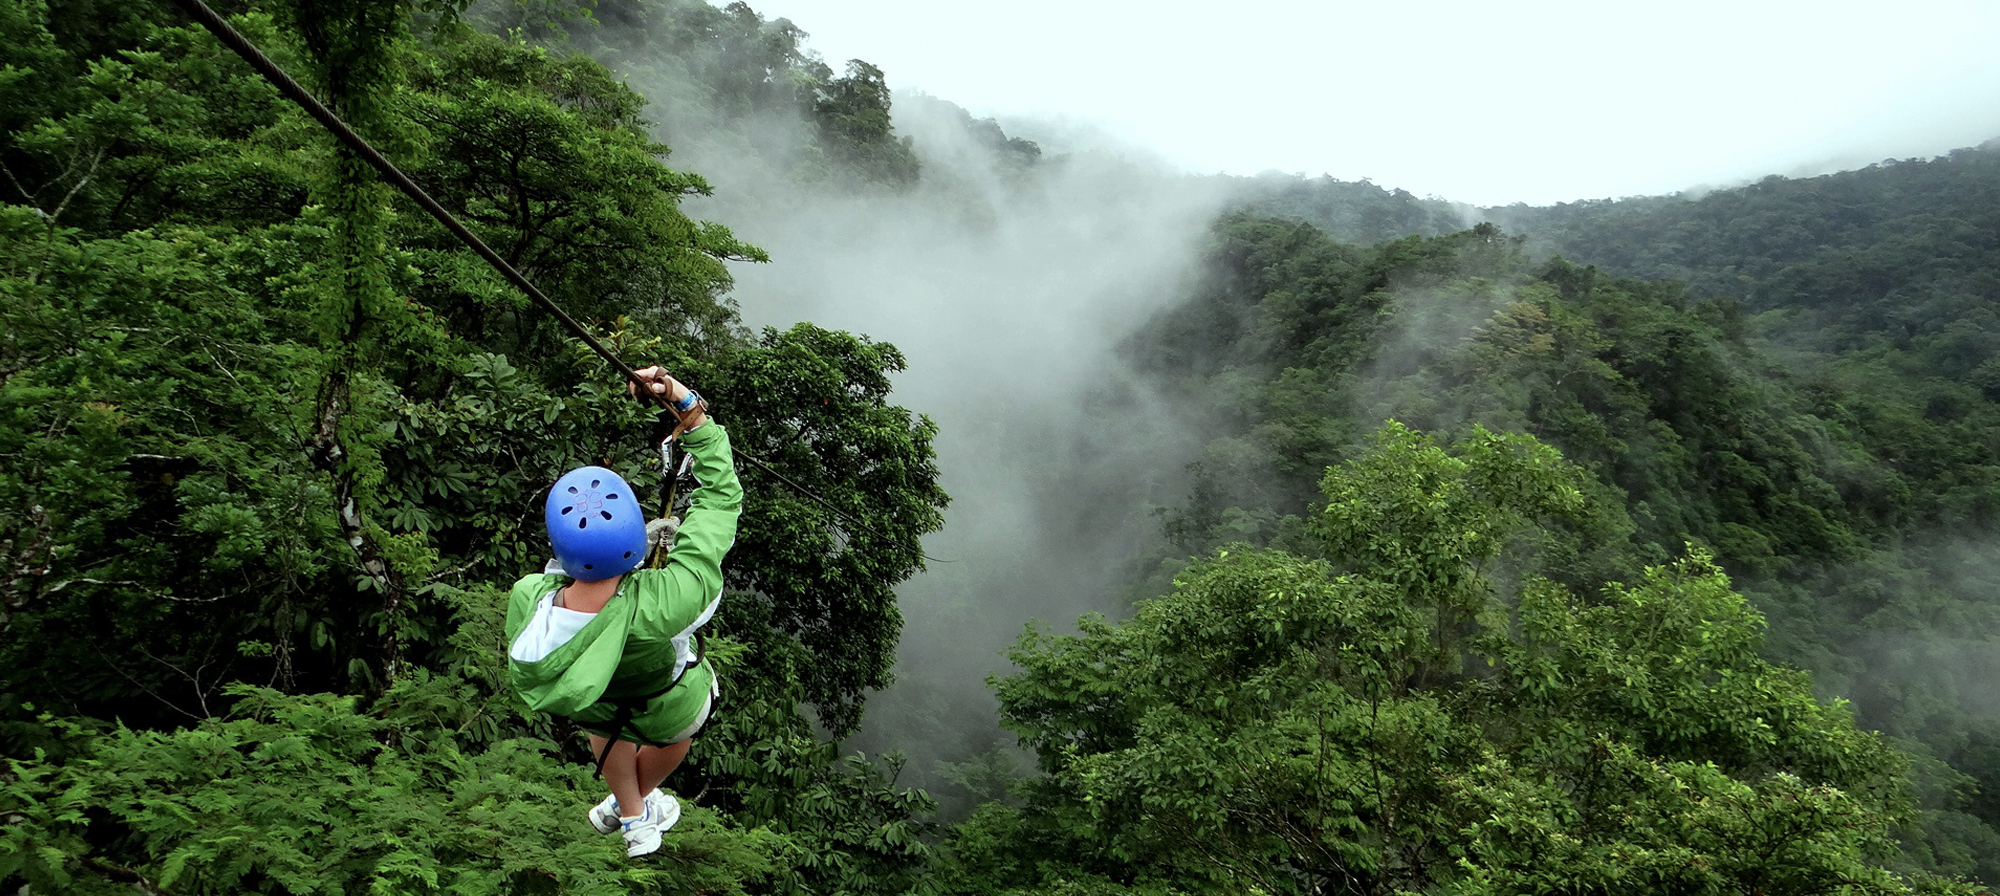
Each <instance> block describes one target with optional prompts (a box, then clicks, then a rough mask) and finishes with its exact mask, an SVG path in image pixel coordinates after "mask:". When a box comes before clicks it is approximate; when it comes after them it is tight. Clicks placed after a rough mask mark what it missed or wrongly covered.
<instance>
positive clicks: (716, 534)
mask: <svg viewBox="0 0 2000 896" xmlns="http://www.w3.org/2000/svg"><path fill="white" fill-rule="evenodd" d="M681 447H683V448H685V449H686V450H687V453H688V456H689V457H692V458H694V476H695V479H696V480H697V481H699V482H700V483H701V485H700V487H699V488H696V489H695V492H694V495H693V496H692V497H691V498H690V500H689V506H688V513H687V519H685V520H682V521H681V528H680V531H679V532H678V533H676V534H675V536H674V549H673V551H671V552H669V553H668V554H667V564H666V565H667V569H668V570H669V571H671V572H672V573H673V575H674V578H675V579H676V580H677V582H676V584H677V585H679V586H681V589H680V590H681V593H683V594H694V595H700V600H701V601H702V602H703V603H706V602H707V601H708V600H710V599H711V598H713V597H715V595H716V594H718V593H720V592H721V591H722V557H723V555H725V554H727V553H729V548H730V546H731V545H734V544H735V543H736V520H737V518H738V517H740V516H742V515H743V484H742V483H741V482H739V481H738V480H737V478H736V455H735V453H734V452H732V451H731V450H730V447H729V431H728V430H726V429H723V428H722V424H720V423H717V422H715V421H713V420H710V421H709V422H708V424H707V425H705V426H702V427H700V428H698V429H696V430H694V431H693V432H689V433H685V434H683V435H682V436H681ZM689 586H693V587H689Z"/></svg>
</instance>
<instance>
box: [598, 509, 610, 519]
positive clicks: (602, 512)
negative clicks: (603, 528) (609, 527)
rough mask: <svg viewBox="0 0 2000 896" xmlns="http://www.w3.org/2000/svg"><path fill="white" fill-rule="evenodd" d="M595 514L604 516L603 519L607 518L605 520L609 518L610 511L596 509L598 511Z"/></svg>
mask: <svg viewBox="0 0 2000 896" xmlns="http://www.w3.org/2000/svg"><path fill="white" fill-rule="evenodd" d="M597 515H598V516H601V517H604V518H605V519H607V520H608V519H611V511H609V510H600V511H598V512H597Z"/></svg>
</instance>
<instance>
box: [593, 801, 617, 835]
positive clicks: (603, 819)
mask: <svg viewBox="0 0 2000 896" xmlns="http://www.w3.org/2000/svg"><path fill="white" fill-rule="evenodd" d="M590 826H591V827H593V828H596V829H597V832H598V833H600V834H616V833H618V798H617V797H615V796H607V797H605V798H604V802H601V803H598V804H597V805H595V806H592V807H590Z"/></svg>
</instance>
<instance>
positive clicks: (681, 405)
mask: <svg viewBox="0 0 2000 896" xmlns="http://www.w3.org/2000/svg"><path fill="white" fill-rule="evenodd" d="M700 401H701V396H700V395H697V394H695V391H694V390H693V389H689V390H688V394H687V397H685V398H682V399H681V400H679V401H676V402H674V413H677V414H685V413H687V412H689V411H692V410H694V406H695V405H696V404H698V403H700Z"/></svg>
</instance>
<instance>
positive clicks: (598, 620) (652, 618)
mask: <svg viewBox="0 0 2000 896" xmlns="http://www.w3.org/2000/svg"><path fill="white" fill-rule="evenodd" d="M681 445H682V447H683V448H685V449H686V450H687V453H688V455H689V456H690V457H692V458H693V459H694V469H693V472H694V475H695V478H696V480H697V481H699V482H700V483H701V485H700V487H699V488H697V489H696V490H695V492H694V494H693V495H692V497H691V501H690V506H689V508H688V513H687V519H685V520H683V521H682V523H681V527H680V532H679V533H678V535H677V536H676V537H675V539H674V549H673V550H672V551H671V552H669V553H668V554H667V559H666V563H665V564H664V565H662V566H661V567H659V568H658V569H636V570H633V571H632V572H629V573H627V574H626V575H625V577H624V579H623V581H621V582H619V584H618V593H617V594H616V595H614V596H613V597H612V598H611V600H610V601H608V602H606V603H605V605H604V608H603V609H602V610H600V611H598V613H597V615H596V617H595V618H593V619H591V620H590V622H589V623H588V624H586V625H585V626H584V627H583V629H582V630H581V631H579V632H577V633H576V634H575V635H574V636H572V637H571V638H570V639H569V640H568V641H565V642H563V643H562V644H561V645H560V646H557V647H556V648H554V649H553V650H551V651H550V652H549V653H548V654H547V655H545V656H543V657H542V658H541V659H539V660H535V661H533V662H522V661H520V660H517V659H515V658H514V657H512V656H511V655H510V656H509V658H508V663H507V667H508V675H509V678H511V679H512V681H513V684H514V688H515V690H517V691H519V692H520V693H521V696H522V698H523V699H525V700H527V702H528V706H529V707H530V708H532V709H534V710H536V711H538V712H549V713H555V714H557V715H563V716H568V717H569V718H572V719H575V720H576V721H577V723H578V724H580V725H582V726H583V727H584V729H585V730H588V731H592V732H594V733H597V734H602V735H606V736H612V737H622V738H624V739H626V740H631V739H633V735H634V734H635V733H636V735H637V736H638V737H639V738H641V739H643V740H645V741H648V742H651V743H656V744H661V743H665V742H666V739H667V738H669V737H672V736H673V735H675V734H677V733H679V732H681V731H683V730H686V729H687V728H688V726H690V725H693V724H694V722H695V720H696V718H697V717H698V716H699V715H700V713H701V708H702V704H703V702H704V701H705V700H706V699H707V697H708V695H709V690H710V688H711V687H713V682H714V680H715V671H714V670H713V669H711V668H710V667H709V664H708V663H707V662H706V661H702V662H699V663H697V662H695V651H694V643H693V640H694V633H695V630H696V629H699V628H700V627H701V626H703V625H704V624H706V623H707V622H708V620H709V617H710V616H712V615H714V613H715V608H716V605H717V604H718V603H719V602H720V601H721V599H722V557H723V555H724V554H727V553H728V552H729V548H730V546H731V545H732V544H734V543H735V541H736V520H737V517H738V516H740V515H741V514H742V512H743V486H742V484H741V483H740V482H738V481H737V479H736V464H735V461H734V458H733V455H732V454H731V452H730V449H729V433H728V431H726V430H724V429H723V428H722V425H721V424H719V423H716V422H713V421H710V422H709V423H708V424H706V425H704V426H702V427H700V428H698V429H696V430H694V431H693V432H688V433H684V434H682V435H681ZM569 581H570V580H569V578H568V577H566V576H562V575H553V574H548V573H542V574H537V575H531V576H526V577H524V578H522V579H521V580H520V581H518V582H516V583H514V588H513V591H512V592H511V593H509V594H508V595H507V643H508V644H510V645H511V644H513V643H514V642H515V641H516V639H518V638H519V637H520V636H521V632H522V630H523V629H525V628H526V627H527V626H528V623H529V621H530V620H531V619H533V618H534V615H535V612H536V609H537V606H538V605H539V604H540V603H541V600H542V598H544V597H546V596H548V595H549V594H550V593H552V592H554V591H555V590H556V589H558V588H561V587H563V586H564V585H567V584H569ZM676 676H680V683H679V684H677V685H675V686H674V687H673V688H672V689H671V690H668V691H666V693H664V694H658V695H656V696H654V697H652V698H651V699H649V700H646V701H645V702H644V705H643V707H639V706H635V707H634V708H635V710H636V714H635V715H634V717H633V720H632V726H631V727H630V728H627V729H626V730H625V731H622V732H619V731H613V730H611V729H612V720H613V717H614V715H615V714H616V712H617V708H618V707H617V705H616V702H615V701H617V700H619V699H620V698H625V699H627V700H628V701H631V702H633V703H635V704H636V703H637V700H636V698H638V697H642V696H643V695H646V694H653V693H654V692H656V691H659V690H660V689H662V688H665V687H666V686H667V684H668V683H670V682H672V681H674V680H675V678H676Z"/></svg>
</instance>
